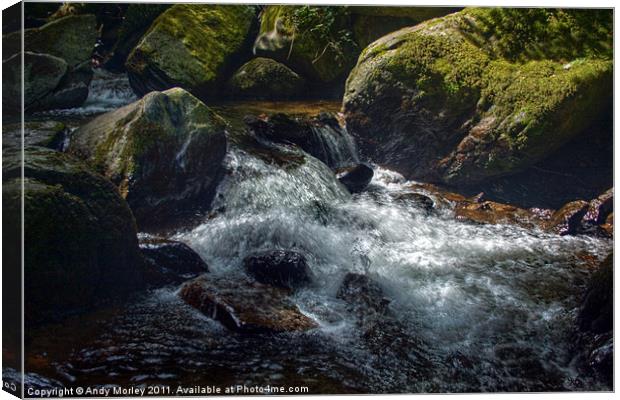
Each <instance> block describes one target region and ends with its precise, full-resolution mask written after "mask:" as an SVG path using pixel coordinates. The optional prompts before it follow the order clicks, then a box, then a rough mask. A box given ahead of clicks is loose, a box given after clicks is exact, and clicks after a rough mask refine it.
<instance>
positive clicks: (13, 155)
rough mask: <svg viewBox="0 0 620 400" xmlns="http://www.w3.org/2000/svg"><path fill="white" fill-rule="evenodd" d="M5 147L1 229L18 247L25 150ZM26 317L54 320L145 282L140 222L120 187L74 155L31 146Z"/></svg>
mask: <svg viewBox="0 0 620 400" xmlns="http://www.w3.org/2000/svg"><path fill="white" fill-rule="evenodd" d="M20 153H21V152H20V151H19V150H5V151H4V152H3V158H4V165H3V166H4V169H3V179H4V182H5V183H4V184H3V189H2V190H3V202H4V203H5V204H3V209H4V213H5V214H4V215H5V216H7V217H8V218H10V219H12V220H14V221H13V222H14V223H11V222H10V221H8V222H7V224H6V225H4V226H5V227H9V230H10V229H14V230H15V231H11V232H8V231H7V232H5V233H3V235H4V236H5V237H6V238H10V240H11V241H17V242H16V243H15V247H14V248H15V249H17V248H19V244H18V243H19V238H20V237H21V235H20V233H19V232H20V228H19V227H20V224H19V223H18V219H17V218H18V216H19V215H20V209H21V207H20V199H21V195H22V192H21V190H20V187H21V181H20V179H19V177H20V175H21V165H22V164H21V160H22V158H21V156H20ZM24 154H25V157H24V159H23V162H24V163H23V167H24V176H25V177H26V179H25V180H24V192H23V195H24V215H25V219H24V235H25V237H24V245H25V248H26V249H27V251H26V252H25V253H24V256H25V264H24V273H25V276H26V279H25V288H24V290H25V291H26V293H28V296H26V298H25V312H24V318H25V321H26V323H27V324H39V323H44V322H50V321H55V320H57V319H59V318H61V317H64V316H66V315H69V314H72V313H76V312H82V311H86V310H88V309H91V308H93V307H94V306H96V305H98V304H100V303H104V302H106V301H110V300H118V299H120V298H122V297H123V296H124V295H127V294H130V293H132V292H133V291H135V290H136V289H138V288H141V287H142V281H141V275H140V266H141V263H142V257H141V255H140V251H139V249H138V240H137V237H136V225H135V222H134V219H133V216H132V214H131V211H130V210H129V207H128V206H127V203H126V202H125V201H124V200H123V199H122V198H121V197H120V196H119V195H118V192H117V191H116V189H115V187H114V186H113V185H112V184H111V183H110V182H109V181H108V180H106V179H105V178H104V177H102V176H101V175H98V174H95V173H93V172H91V171H90V170H89V169H88V168H87V167H86V166H85V165H83V164H82V163H81V162H79V161H78V160H75V159H73V158H72V157H70V156H68V155H66V154H63V153H59V152H56V151H53V150H50V149H46V148H43V147H26V149H25V153H24Z"/></svg>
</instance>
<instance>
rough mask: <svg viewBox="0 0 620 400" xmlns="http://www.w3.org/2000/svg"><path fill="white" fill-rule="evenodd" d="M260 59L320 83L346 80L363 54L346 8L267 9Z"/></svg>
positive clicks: (258, 43)
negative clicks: (265, 59)
mask: <svg viewBox="0 0 620 400" xmlns="http://www.w3.org/2000/svg"><path fill="white" fill-rule="evenodd" d="M254 51H255V53H256V54H258V55H263V56H265V57H269V58H273V59H275V60H278V61H280V62H282V63H284V64H286V65H288V66H289V67H291V68H292V69H293V70H294V71H297V72H298V73H300V74H302V76H303V77H305V78H307V79H309V80H311V81H314V82H318V83H330V82H336V81H339V80H343V79H344V77H346V74H347V73H348V72H349V71H350V70H351V68H352V67H353V65H355V59H356V57H357V55H358V54H359V51H360V49H359V48H358V46H357V44H356V43H355V40H354V39H353V33H352V31H351V17H350V15H349V14H348V13H347V9H346V7H316V6H284V5H279V6H266V7H265V8H264V9H263V11H262V12H261V25H260V32H259V36H258V38H257V39H256V41H255V43H254Z"/></svg>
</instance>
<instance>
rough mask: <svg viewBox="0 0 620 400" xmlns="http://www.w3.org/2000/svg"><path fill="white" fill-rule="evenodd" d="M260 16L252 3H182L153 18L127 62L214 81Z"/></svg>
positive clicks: (185, 80)
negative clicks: (239, 4) (257, 15)
mask: <svg viewBox="0 0 620 400" xmlns="http://www.w3.org/2000/svg"><path fill="white" fill-rule="evenodd" d="M254 16H255V9H254V7H252V6H224V5H198V4H194V5H191V4H176V5H174V6H172V7H170V8H169V9H168V10H167V11H165V12H164V13H163V14H161V15H160V16H159V17H158V18H157V19H156V20H155V22H153V25H152V26H151V28H150V29H149V30H148V31H147V33H146V34H145V36H144V37H143V38H142V40H141V41H140V43H139V44H138V46H137V47H136V48H135V49H134V51H133V52H132V54H130V56H129V59H128V62H127V68H128V69H129V70H130V71H132V72H134V73H136V74H141V73H144V72H145V69H147V68H153V69H155V70H159V71H164V73H165V75H166V76H167V78H168V79H169V81H170V84H171V85H180V86H183V87H186V88H196V87H201V86H205V85H211V84H213V83H214V82H215V81H216V80H217V79H218V78H219V77H220V76H221V75H222V74H225V73H226V70H227V68H229V67H230V65H231V62H232V61H233V60H232V59H231V57H234V56H235V55H237V53H239V52H240V51H241V50H242V49H243V48H244V46H245V45H246V44H247V36H248V34H249V31H250V27H251V25H252V21H253V19H254Z"/></svg>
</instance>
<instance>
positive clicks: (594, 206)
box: [583, 188, 614, 225]
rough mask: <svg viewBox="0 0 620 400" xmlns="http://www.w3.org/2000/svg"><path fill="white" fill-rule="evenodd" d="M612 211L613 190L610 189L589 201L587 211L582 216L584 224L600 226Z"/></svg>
mask: <svg viewBox="0 0 620 400" xmlns="http://www.w3.org/2000/svg"><path fill="white" fill-rule="evenodd" d="M613 210H614V189H613V188H611V189H609V190H607V191H606V192H605V193H603V194H601V195H600V196H598V197H597V198H596V199H594V200H592V201H590V204H589V206H588V211H587V212H586V214H585V215H584V216H583V221H584V223H586V224H592V225H600V224H603V223H605V219H606V218H607V216H608V215H609V214H611V213H612V212H613Z"/></svg>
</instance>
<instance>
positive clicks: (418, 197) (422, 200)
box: [394, 193, 435, 212]
mask: <svg viewBox="0 0 620 400" xmlns="http://www.w3.org/2000/svg"><path fill="white" fill-rule="evenodd" d="M394 199H395V200H396V201H399V202H401V203H404V204H413V205H414V206H416V207H419V208H422V209H423V210H425V211H427V212H431V211H433V210H434V209H435V202H434V201H433V199H431V198H430V197H428V196H426V195H423V194H421V193H399V194H397V195H395V196H394Z"/></svg>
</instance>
